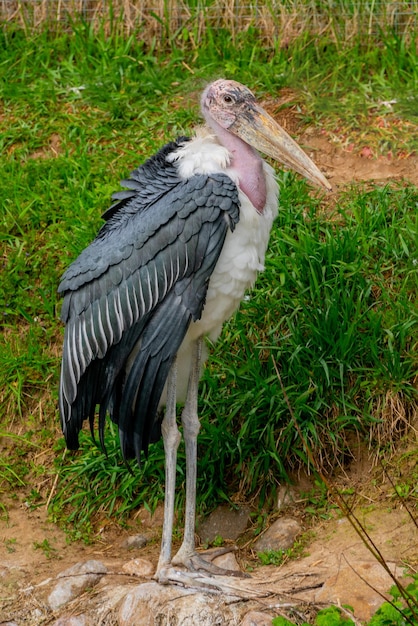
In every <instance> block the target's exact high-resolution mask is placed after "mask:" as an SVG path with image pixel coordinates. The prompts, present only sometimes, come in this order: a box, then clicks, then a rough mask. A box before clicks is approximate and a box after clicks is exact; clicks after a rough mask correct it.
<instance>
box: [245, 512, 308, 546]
mask: <svg viewBox="0 0 418 626" xmlns="http://www.w3.org/2000/svg"><path fill="white" fill-rule="evenodd" d="M301 530H302V527H301V525H300V524H299V522H298V521H296V520H295V519H293V518H292V517H280V518H279V519H278V520H276V521H275V522H274V523H273V524H272V525H271V526H270V528H268V529H267V530H266V532H265V533H263V534H262V535H261V537H259V538H258V539H257V541H256V542H255V544H254V549H255V550H257V552H267V551H268V550H275V551H279V550H288V549H289V548H291V547H292V546H293V544H294V543H295V539H296V537H297V535H298V534H299V533H300V532H301Z"/></svg>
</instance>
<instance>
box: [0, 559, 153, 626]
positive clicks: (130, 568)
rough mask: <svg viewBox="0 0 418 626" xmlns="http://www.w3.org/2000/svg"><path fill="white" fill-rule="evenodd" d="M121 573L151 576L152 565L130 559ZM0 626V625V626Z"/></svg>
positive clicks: (142, 560) (145, 560) (145, 561)
mask: <svg viewBox="0 0 418 626" xmlns="http://www.w3.org/2000/svg"><path fill="white" fill-rule="evenodd" d="M122 569H123V571H124V572H125V573H126V574H130V575H131V576H141V577H143V576H151V574H153V573H154V569H155V567H154V565H153V564H152V563H151V561H147V559H132V561H128V563H125V565H123V566H122ZM0 626H1V625H0Z"/></svg>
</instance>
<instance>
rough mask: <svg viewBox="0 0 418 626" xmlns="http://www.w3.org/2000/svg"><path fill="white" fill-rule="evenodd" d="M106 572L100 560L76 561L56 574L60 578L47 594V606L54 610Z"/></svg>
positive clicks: (94, 582) (93, 584) (91, 585)
mask: <svg viewBox="0 0 418 626" xmlns="http://www.w3.org/2000/svg"><path fill="white" fill-rule="evenodd" d="M106 572H107V569H106V567H105V566H104V565H103V563H101V562H100V561H94V560H91V561H86V562H84V563H76V565H73V567H70V568H68V569H67V570H65V571H63V572H61V573H60V574H58V576H57V578H59V579H60V580H59V582H58V583H57V584H56V585H55V587H54V589H53V590H52V592H51V593H50V594H49V597H48V603H49V606H50V607H51V609H52V610H53V611H56V610H57V609H59V608H60V607H61V606H63V605H64V604H67V602H70V601H71V600H73V599H74V598H76V597H77V596H79V595H80V594H81V593H83V591H85V589H87V587H94V586H95V585H97V583H98V582H99V581H100V579H101V578H102V576H103V575H104V574H106Z"/></svg>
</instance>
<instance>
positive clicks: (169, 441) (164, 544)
mask: <svg viewBox="0 0 418 626" xmlns="http://www.w3.org/2000/svg"><path fill="white" fill-rule="evenodd" d="M176 387H177V364H176V361H174V363H173V365H172V367H171V369H170V373H169V375H168V378H167V402H166V409H165V415H164V419H163V422H162V425H161V432H162V436H163V441H164V452H165V498H164V523H163V535H162V541H161V551H160V558H159V561H158V566H157V572H156V577H157V578H158V577H160V575H161V576H162V577H163V576H164V574H163V570H164V568H166V567H168V566H169V565H170V561H171V545H172V538H173V524H174V499H175V489H176V462H177V448H178V446H179V443H180V432H179V429H178V427H177V421H176Z"/></svg>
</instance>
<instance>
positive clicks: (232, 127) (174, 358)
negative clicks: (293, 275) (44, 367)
mask: <svg viewBox="0 0 418 626" xmlns="http://www.w3.org/2000/svg"><path fill="white" fill-rule="evenodd" d="M201 109H202V113H203V117H204V119H205V121H206V125H205V126H204V127H203V128H199V129H197V130H196V132H195V135H194V137H193V138H191V139H190V138H187V137H180V138H179V139H177V140H176V141H175V142H173V143H169V144H168V145H166V146H164V147H163V148H162V149H161V150H160V151H159V152H158V153H157V154H156V155H154V156H153V157H151V158H150V159H149V160H147V161H146V162H145V163H144V164H143V165H141V166H140V167H138V168H137V169H136V170H134V172H132V174H131V175H130V178H129V179H128V180H124V181H122V183H121V184H122V185H123V186H124V187H125V188H126V190H125V191H120V192H118V193H116V194H114V196H113V197H112V198H113V199H114V200H115V203H114V204H113V205H112V206H111V208H110V209H109V210H108V211H107V212H106V213H105V214H104V216H103V217H104V219H105V220H106V222H105V224H104V225H103V226H102V228H101V229H100V231H99V233H98V235H97V237H96V239H95V240H94V241H93V242H92V243H91V244H90V245H89V246H88V247H87V248H86V249H85V250H84V251H83V252H82V253H81V254H80V256H79V257H78V258H77V259H76V260H75V261H74V262H73V263H72V264H71V265H70V267H69V268H68V269H67V271H66V272H65V274H64V275H63V277H62V281H61V284H60V286H59V291H60V292H61V293H62V294H64V300H63V305H62V313H61V317H62V320H63V322H64V323H65V324H66V327H65V337H64V347H63V358H62V369H61V381H60V413H61V425H62V429H63V432H64V435H65V438H66V442H67V446H68V448H69V449H71V450H74V449H77V448H78V433H79V431H80V429H81V428H82V424H83V420H85V419H88V420H89V422H90V428H91V430H92V432H93V424H94V418H95V412H96V407H97V406H98V407H99V408H98V424H99V434H100V441H101V443H102V445H103V431H104V424H105V417H106V413H109V414H110V417H111V419H112V420H113V422H115V423H116V424H117V425H118V429H119V435H120V445H121V449H122V454H123V457H124V458H125V459H129V458H135V457H136V459H137V460H138V462H139V460H140V455H141V451H144V452H145V454H146V452H147V449H148V445H149V443H150V442H152V441H154V440H156V439H157V438H158V437H159V436H160V434H161V433H162V437H163V440H164V449H165V457H166V469H165V472H166V485H165V490H166V491H165V505H164V525H163V534H162V546H161V553H160V559H159V563H158V568H157V576H158V575H159V576H160V579H163V578H164V572H165V571H166V568H168V566H169V565H170V563H173V564H174V565H184V566H186V567H188V568H189V569H195V568H200V566H201V565H202V563H201V562H203V559H200V560H199V558H198V557H197V554H196V552H195V542H194V530H195V501H196V463H197V461H196V459H197V451H196V450H197V443H196V440H197V434H198V431H199V420H198V415H197V399H198V395H197V394H198V382H199V377H200V372H201V364H202V360H203V359H204V358H205V356H206V353H205V346H204V344H203V338H204V336H205V335H209V337H210V338H211V339H212V340H215V339H216V338H217V337H218V335H219V334H220V332H221V328H222V324H223V322H224V321H225V320H226V319H228V318H229V317H230V316H231V315H232V313H233V312H234V311H235V310H236V309H237V307H238V306H239V303H240V301H241V299H242V297H243V295H244V292H245V290H246V289H247V288H248V287H250V286H251V285H252V284H253V283H254V280H255V278H256V275H257V272H259V271H261V270H262V269H263V263H264V256H265V252H266V248H267V244H268V240H269V235H270V230H271V227H272V223H273V220H274V218H275V217H276V215H277V210H278V185H277V182H276V179H275V174H274V170H273V169H272V168H271V167H270V166H269V165H268V164H267V163H265V162H264V161H263V160H262V158H261V157H260V155H259V153H258V151H260V152H262V153H264V154H266V155H268V156H270V157H272V158H273V159H275V160H277V161H279V162H281V163H283V164H285V165H286V166H288V167H290V168H292V169H294V170H296V172H298V173H299V174H302V175H303V176H305V177H306V178H307V179H309V180H310V181H312V182H314V183H316V184H318V185H320V186H321V187H323V188H325V189H331V186H330V185H329V183H328V182H327V180H326V179H325V177H324V176H323V175H322V174H321V172H320V171H319V169H318V168H317V167H316V165H315V164H314V163H313V162H312V161H311V159H309V157H308V156H307V155H306V154H305V153H304V152H303V151H302V149H301V148H300V147H299V146H298V145H297V144H296V143H295V141H293V139H291V137H289V135H288V134H287V133H286V132H285V131H284V130H283V129H282V128H281V127H280V126H279V125H278V124H277V123H276V122H275V121H274V120H273V119H272V117H270V116H269V115H268V113H266V111H264V110H263V109H262V108H261V107H260V106H259V105H258V104H257V101H256V99H255V97H254V95H253V94H252V93H251V91H250V90H249V89H248V88H247V87H245V86H243V85H241V84H240V83H237V82H235V81H232V80H224V79H220V80H216V81H215V82H213V83H211V84H210V85H209V86H208V87H207V88H206V89H205V90H204V92H203V95H202V98H201ZM177 401H180V402H184V409H183V413H182V424H183V435H184V440H185V446H186V472H187V473H186V511H185V528H184V539H183V543H182V545H181V547H180V550H179V551H178V553H177V554H176V556H175V557H174V558H173V559H172V558H171V543H172V529H173V516H174V491H175V469H176V453H177V447H178V444H179V439H180V434H179V430H178V428H177V424H176V402H177ZM163 405H165V416H164V419H163V420H162V423H161V417H160V415H161V410H160V409H161V407H162V406H163ZM205 563H206V565H207V562H206V561H205ZM208 569H210V568H209V567H208Z"/></svg>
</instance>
